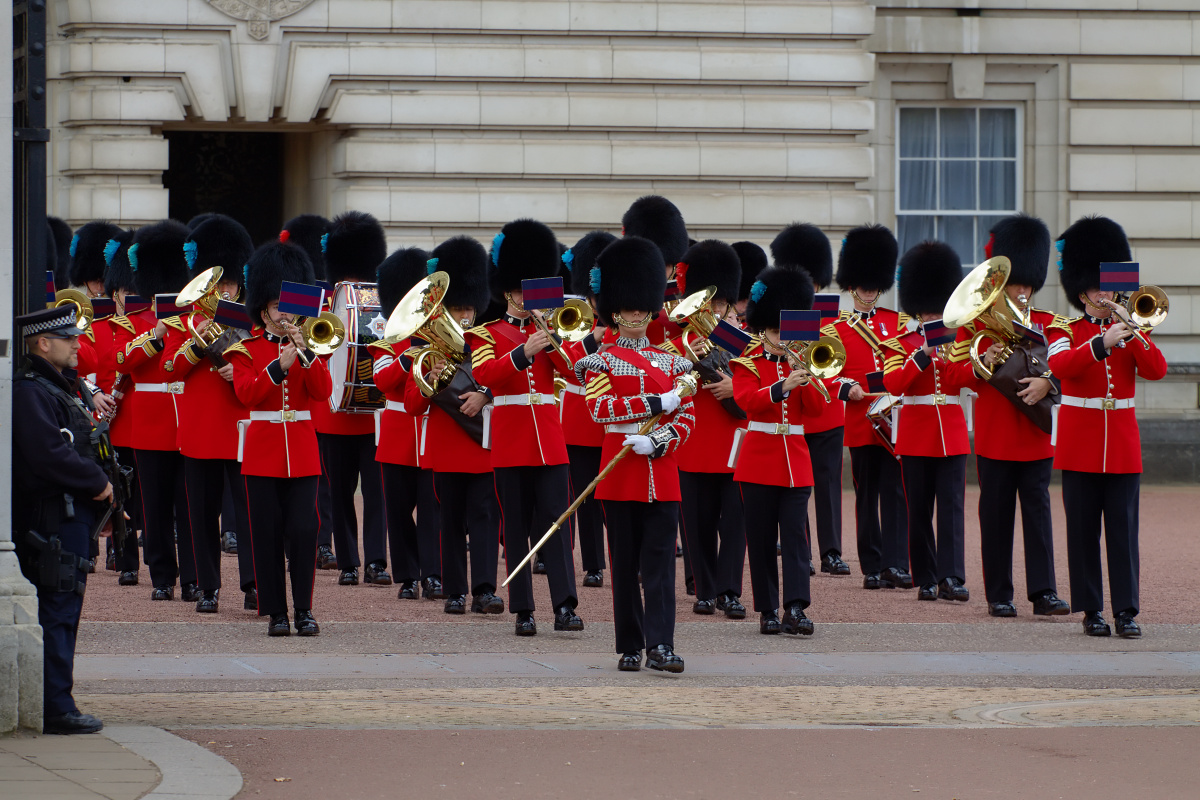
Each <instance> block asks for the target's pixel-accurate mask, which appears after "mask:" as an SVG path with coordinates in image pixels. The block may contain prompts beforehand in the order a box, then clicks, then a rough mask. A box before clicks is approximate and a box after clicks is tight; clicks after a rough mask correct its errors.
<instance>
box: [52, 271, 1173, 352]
mask: <svg viewBox="0 0 1200 800" xmlns="http://www.w3.org/2000/svg"><path fill="white" fill-rule="evenodd" d="M60 294H61V292H60ZM1118 299H1119V298H1118ZM1103 302H1104V304H1105V305H1107V306H1108V307H1109V308H1111V309H1112V310H1113V311H1114V312H1115V313H1116V315H1117V316H1118V317H1120V318H1121V321H1122V322H1124V323H1125V324H1126V325H1127V326H1129V330H1130V331H1132V332H1133V336H1134V338H1135V339H1137V340H1138V341H1139V342H1141V343H1142V346H1143V347H1145V348H1146V349H1147V350H1149V349H1150V343H1149V342H1148V341H1146V337H1145V336H1143V335H1142V334H1144V333H1146V332H1147V331H1149V330H1151V329H1152V328H1157V327H1158V326H1159V325H1161V324H1162V323H1163V320H1165V319H1166V318H1167V312H1168V311H1170V310H1171V301H1170V300H1168V299H1167V293H1166V292H1164V291H1163V290H1162V289H1160V288H1158V287H1157V286H1151V285H1149V284H1146V285H1143V286H1139V287H1138V289H1137V291H1136V292H1134V293H1133V294H1131V295H1130V296H1129V298H1128V299H1127V300H1125V301H1124V302H1123V303H1120V304H1118V303H1113V302H1112V301H1108V300H1105V301H1103Z"/></svg>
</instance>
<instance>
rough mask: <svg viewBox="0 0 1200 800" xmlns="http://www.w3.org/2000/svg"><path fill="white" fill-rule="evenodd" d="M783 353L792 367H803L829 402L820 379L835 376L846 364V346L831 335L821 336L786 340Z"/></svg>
mask: <svg viewBox="0 0 1200 800" xmlns="http://www.w3.org/2000/svg"><path fill="white" fill-rule="evenodd" d="M783 350H784V355H786V356H787V360H788V363H789V364H791V366H792V369H804V370H806V371H807V372H808V374H809V375H811V376H812V377H813V378H814V379H816V380H815V383H816V387H817V391H818V392H820V393H821V397H824V398H825V402H826V403H828V402H829V390H828V389H826V388H825V384H823V383H821V381H823V380H826V379H828V378H836V377H837V376H838V375H839V374H840V373H841V371H842V368H843V367H845V366H846V348H845V347H844V346H843V345H842V343H841V342H839V341H838V340H837V339H835V338H833V337H832V336H822V337H821V338H820V339H818V340H817V341H815V342H802V341H796V342H788V343H787V344H786V345H785V346H784V348H783Z"/></svg>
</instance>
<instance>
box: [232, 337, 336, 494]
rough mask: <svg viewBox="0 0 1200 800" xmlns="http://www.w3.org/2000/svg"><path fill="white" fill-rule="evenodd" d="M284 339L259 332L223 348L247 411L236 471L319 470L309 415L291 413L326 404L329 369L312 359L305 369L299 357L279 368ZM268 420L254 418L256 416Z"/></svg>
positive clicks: (288, 474) (270, 474)
mask: <svg viewBox="0 0 1200 800" xmlns="http://www.w3.org/2000/svg"><path fill="white" fill-rule="evenodd" d="M284 343H285V342H284V340H282V339H280V338H278V337H276V336H273V335H271V334H269V333H260V334H259V335H257V336H253V337H251V338H249V339H246V340H244V341H241V342H239V343H237V344H235V345H234V346H233V347H230V348H229V349H228V350H226V351H225V358H226V360H228V361H229V362H230V363H232V364H233V388H234V391H236V392H237V397H238V399H239V400H241V401H242V404H243V405H245V406H246V407H247V408H249V409H250V421H249V422H248V423H247V424H246V433H245V438H244V441H243V444H242V474H243V475H259V476H263V477H267V478H301V477H305V476H308V475H320V474H321V457H320V455H319V453H318V452H317V431H316V428H315V427H314V426H313V423H312V420H311V418H310V419H294V418H293V415H295V414H298V415H305V414H311V411H312V409H313V408H314V407H316V406H319V405H327V404H328V403H329V394H330V393H331V392H332V391H333V383H332V381H330V379H329V369H328V368H327V367H326V366H325V362H324V361H322V360H321V359H320V358H316V357H313V358H312V362H311V364H310V365H309V366H308V367H305V366H304V365H303V363H302V361H301V359H300V358H299V357H297V358H296V361H295V363H293V364H292V367H291V369H289V370H288V371H287V372H284V371H283V369H282V368H281V367H280V365H279V354H280V352H281V351H282V350H283V345H284ZM259 414H262V415H264V416H268V417H273V418H274V419H273V420H272V419H255V416H256V415H259Z"/></svg>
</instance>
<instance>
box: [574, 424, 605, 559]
mask: <svg viewBox="0 0 1200 800" xmlns="http://www.w3.org/2000/svg"><path fill="white" fill-rule="evenodd" d="M600 451H601V448H599V447H585V446H583V445H578V444H569V445H567V458H568V459H569V460H570V466H571V502H575V498H576V497H578V496H579V492H582V491H583V490H584V489H586V488H587V486H588V484H589V483H591V482H592V481H593V480H594V479H595V478H596V476H597V475H599V474H600ZM571 520H572V524H573V525H574V526H575V530H576V532H577V534H578V539H579V556H580V559H581V560H582V561H583V571H584V572H600V571H601V570H602V569H604V565H605V562H604V512H602V511H601V510H600V501H599V500H597V499H596V498H595V497H589V498H588V499H587V500H584V501H583V505H581V506H580V507H579V510H578V511H576V512H575V516H573V517H572V518H571Z"/></svg>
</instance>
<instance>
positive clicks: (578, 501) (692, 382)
mask: <svg viewBox="0 0 1200 800" xmlns="http://www.w3.org/2000/svg"><path fill="white" fill-rule="evenodd" d="M696 387H697V381H696V375H695V374H694V373H691V372H689V373H688V374H687V375H680V376H678V377H676V378H675V388H674V389H673V390H672V391H673V392H674V393H675V394H677V395H678V396H679V398H680V399H681V400H682V399H683V398H685V397H689V396H691V395H694V394H695V393H696ZM660 419H662V414H656V415H655V416H653V417H651V418H650V419H648V420H646V421H645V422H644V423H642V427H641V428H639V429H638V435H639V436H645V435H646V434H648V433H649V432H650V431H652V430H654V426H655V425H657V424H658V421H659V420H660ZM632 449H633V445H628V444H627V445H625V446H624V447H622V448H621V449H620V451H618V452H617V454H616V455H615V456H613V458H612V461H609V462H608V464H606V465H605V467H604V469H602V470H600V474H599V475H597V476H596V477H595V478H594V479H593V480H592V482H591V483H589V484H588V485H587V488H586V489H584V490H583V491H582V492H580V493H579V496H578V497H576V498H575V502H574V503H571V505H570V506H569V507H568V508H567V510H566V511H564V512H563V513H562V516H561V517H559V518H558V519H557V520H555V521H554V524H553V525H551V526H550V530H548V531H546V533H545V534H544V535H543V536H542V538H541V539H539V540H538V543H537V544H535V545H534V546H533V547H531V548H530V550H529V553H528V554H527V555H526V556H525V557H524V558H522V559H521V563H520V564H517V566H515V567H513V570H512V572H510V573H508V577H507V578H505V579H504V582H503V583H501V584H500V588H504V587H505V586H508V583H509V581H511V580H512V579H513V576H515V575H516V574H517V573H518V572H520V571H521V570H522V569H523V568H524V567H525V565H526V564H528V563H529V562H530V561H531V560H532V559H533V557H534V556H535V555H537V552H538V550H541V549H542V546H543V545H545V544H546V542H548V541H549V540H550V537H551V536H553V535H554V532H555V531H557V530H558V529H559V528H561V527H562V526H563V523H564V522H566V521H567V520H569V519H570V518H571V515H572V514H574V513H575V512H576V511H578V510H579V507H580V506H581V505H583V502H584V501H585V500H587V499H588V498H589V497H591V495H592V492H594V491H596V487H597V486H599V485H600V481H602V480H604V479H605V478H607V477H608V473H610V472H612V471H613V468H614V467H616V466H617V464H618V463H620V461H621V459H623V458H624V457H625V456H626V455H628V453H629V451H630V450H632Z"/></svg>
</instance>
